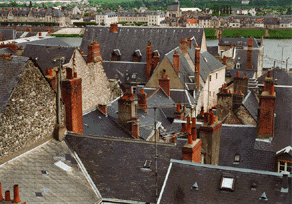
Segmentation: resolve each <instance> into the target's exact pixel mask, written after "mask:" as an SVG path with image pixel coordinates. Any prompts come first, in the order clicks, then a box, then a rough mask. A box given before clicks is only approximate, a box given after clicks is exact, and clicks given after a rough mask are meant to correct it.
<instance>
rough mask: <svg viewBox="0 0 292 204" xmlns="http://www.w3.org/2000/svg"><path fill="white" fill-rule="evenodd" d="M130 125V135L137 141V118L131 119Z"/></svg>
mask: <svg viewBox="0 0 292 204" xmlns="http://www.w3.org/2000/svg"><path fill="white" fill-rule="evenodd" d="M131 124H132V127H131V131H132V135H133V136H134V137H135V138H136V139H139V118H136V117H133V118H132V122H131Z"/></svg>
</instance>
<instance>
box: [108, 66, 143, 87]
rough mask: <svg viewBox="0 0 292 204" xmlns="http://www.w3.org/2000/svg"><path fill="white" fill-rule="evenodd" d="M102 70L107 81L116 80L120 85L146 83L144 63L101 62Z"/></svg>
mask: <svg viewBox="0 0 292 204" xmlns="http://www.w3.org/2000/svg"><path fill="white" fill-rule="evenodd" d="M103 68H104V71H105V73H106V76H107V77H108V78H109V79H118V80H120V81H121V83H122V84H127V83H134V84H146V82H147V78H146V76H147V74H146V71H147V70H146V68H147V67H146V63H144V62H120V61H103ZM135 74H136V75H135Z"/></svg>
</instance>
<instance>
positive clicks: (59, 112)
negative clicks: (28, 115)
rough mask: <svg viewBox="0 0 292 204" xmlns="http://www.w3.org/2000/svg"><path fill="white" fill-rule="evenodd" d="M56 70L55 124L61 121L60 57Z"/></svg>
mask: <svg viewBox="0 0 292 204" xmlns="http://www.w3.org/2000/svg"><path fill="white" fill-rule="evenodd" d="M59 61H60V64H59V68H58V71H57V125H60V122H61V66H62V65H61V59H59Z"/></svg>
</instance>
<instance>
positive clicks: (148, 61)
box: [146, 42, 152, 80]
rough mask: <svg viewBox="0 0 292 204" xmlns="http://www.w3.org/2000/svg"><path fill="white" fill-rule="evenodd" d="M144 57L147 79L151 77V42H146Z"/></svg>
mask: <svg viewBox="0 0 292 204" xmlns="http://www.w3.org/2000/svg"><path fill="white" fill-rule="evenodd" d="M146 58H147V80H149V79H150V77H151V70H152V45H151V42H148V45H147V48H146Z"/></svg>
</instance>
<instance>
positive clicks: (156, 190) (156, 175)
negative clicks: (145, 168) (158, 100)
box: [154, 107, 158, 202]
mask: <svg viewBox="0 0 292 204" xmlns="http://www.w3.org/2000/svg"><path fill="white" fill-rule="evenodd" d="M154 128H155V130H154V134H155V177H156V179H155V195H156V202H157V200H158V172H157V158H158V155H157V128H156V107H154Z"/></svg>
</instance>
